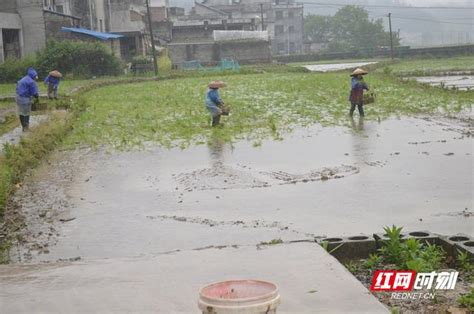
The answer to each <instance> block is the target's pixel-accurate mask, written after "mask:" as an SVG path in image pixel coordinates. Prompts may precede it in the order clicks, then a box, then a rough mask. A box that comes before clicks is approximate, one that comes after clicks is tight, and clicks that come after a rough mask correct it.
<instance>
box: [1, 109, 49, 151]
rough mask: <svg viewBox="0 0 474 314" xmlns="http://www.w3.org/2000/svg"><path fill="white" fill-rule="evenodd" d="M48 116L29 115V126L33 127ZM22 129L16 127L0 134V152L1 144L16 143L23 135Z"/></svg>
mask: <svg viewBox="0 0 474 314" xmlns="http://www.w3.org/2000/svg"><path fill="white" fill-rule="evenodd" d="M46 119H48V117H47V116H46V115H34V116H30V127H31V128H34V127H35V126H37V125H39V124H41V123H43V122H44V121H45V120H46ZM23 134H24V133H23V131H22V129H21V127H20V126H19V127H17V128H15V129H13V130H12V131H10V132H8V133H5V134H3V135H2V136H0V154H1V153H3V145H5V144H12V145H13V144H17V143H18V142H19V141H20V139H21V137H22V136H23Z"/></svg>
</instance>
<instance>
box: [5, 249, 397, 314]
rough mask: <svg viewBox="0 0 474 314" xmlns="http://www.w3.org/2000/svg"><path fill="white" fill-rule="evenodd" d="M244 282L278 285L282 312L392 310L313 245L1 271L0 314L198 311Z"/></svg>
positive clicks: (208, 251)
mask: <svg viewBox="0 0 474 314" xmlns="http://www.w3.org/2000/svg"><path fill="white" fill-rule="evenodd" d="M240 278H250V279H260V280H267V281H271V282H273V283H275V284H277V286H278V287H279V290H280V294H281V298H282V302H281V305H280V308H279V311H278V313H364V314H369V313H388V310H387V309H386V308H385V307H384V306H383V305H382V304H381V303H379V302H378V301H377V299H376V298H375V297H374V296H372V295H371V294H370V293H369V292H368V291H367V290H366V289H365V288H364V287H363V286H362V285H361V284H360V283H359V282H358V281H357V279H355V278H354V277H353V276H352V275H351V274H350V273H349V272H348V271H347V270H346V269H345V268H344V267H343V266H342V265H341V264H340V263H339V262H338V261H337V260H335V259H334V258H333V257H332V256H330V255H329V254H327V253H326V252H325V251H324V250H323V249H322V248H321V247H320V246H318V245H317V244H314V243H292V244H280V245H272V246H264V247H261V248H260V249H259V248H256V247H255V246H248V247H238V248H234V247H228V248H223V249H216V248H210V249H203V250H189V251H182V252H174V253H169V254H161V255H158V256H153V257H139V258H122V259H110V260H108V259H102V260H94V261H88V262H87V263H85V262H74V263H53V264H39V265H8V266H0V312H2V313H32V312H35V313H93V312H101V313H132V312H133V313H198V312H199V310H198V308H197V297H198V291H199V288H200V287H202V286H204V285H206V284H208V283H212V282H216V281H222V280H231V279H240Z"/></svg>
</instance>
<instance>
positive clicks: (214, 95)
mask: <svg viewBox="0 0 474 314" xmlns="http://www.w3.org/2000/svg"><path fill="white" fill-rule="evenodd" d="M221 103H222V99H221V97H220V96H219V90H218V89H217V88H209V89H208V90H207V93H206V108H207V110H209V112H210V113H211V115H212V116H213V117H215V116H218V115H219V114H221V109H219V107H218V105H220V104H221Z"/></svg>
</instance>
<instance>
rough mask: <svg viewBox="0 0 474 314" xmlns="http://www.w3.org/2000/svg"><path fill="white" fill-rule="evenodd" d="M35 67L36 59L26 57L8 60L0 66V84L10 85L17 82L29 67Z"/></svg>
mask: <svg viewBox="0 0 474 314" xmlns="http://www.w3.org/2000/svg"><path fill="white" fill-rule="evenodd" d="M35 65H36V58H35V57H34V56H28V57H25V58H22V59H16V58H8V59H7V60H5V62H4V63H3V64H0V82H1V83H12V82H17V81H18V80H19V79H21V78H22V77H23V76H25V75H26V70H27V69H28V68H29V67H34V66H35Z"/></svg>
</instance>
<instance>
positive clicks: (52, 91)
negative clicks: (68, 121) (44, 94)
mask: <svg viewBox="0 0 474 314" xmlns="http://www.w3.org/2000/svg"><path fill="white" fill-rule="evenodd" d="M62 76H63V75H62V74H61V72H59V71H56V70H54V71H51V72H49V75H48V76H47V77H46V78H45V79H44V83H45V84H46V85H47V86H48V98H49V99H53V97H54V99H58V87H59V81H60V79H61V77H62Z"/></svg>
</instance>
